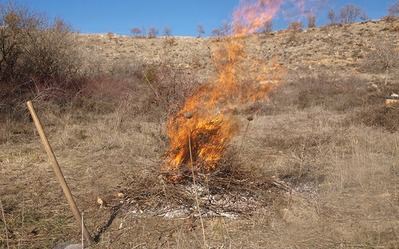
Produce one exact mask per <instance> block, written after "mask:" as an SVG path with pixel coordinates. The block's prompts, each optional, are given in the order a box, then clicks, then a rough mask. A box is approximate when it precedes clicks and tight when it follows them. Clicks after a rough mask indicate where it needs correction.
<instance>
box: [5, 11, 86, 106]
mask: <svg viewBox="0 0 399 249" xmlns="http://www.w3.org/2000/svg"><path fill="white" fill-rule="evenodd" d="M0 25H1V26H2V27H1V29H0V86H1V88H2V89H3V90H4V89H7V91H2V93H1V96H0V97H1V100H3V101H8V100H9V99H10V98H11V99H13V100H14V101H15V100H20V98H21V97H23V96H24V95H25V94H31V93H32V92H33V93H35V94H36V95H40V96H41V97H44V98H53V97H54V98H57V97H65V96H70V95H71V94H72V95H73V94H76V93H77V92H78V91H79V89H80V88H81V84H83V81H82V72H81V71H80V69H81V64H80V63H81V60H80V59H79V56H78V51H77V50H76V44H75V41H74V37H73V35H72V33H71V30H70V28H69V26H68V25H66V24H65V23H64V22H63V21H62V20H55V21H54V22H49V21H48V20H47V19H46V18H45V17H43V16H39V15H37V14H35V13H32V12H30V11H29V10H27V9H24V8H21V7H17V6H14V5H12V4H9V5H0ZM7 97H10V98H7ZM7 99H8V100H7Z"/></svg>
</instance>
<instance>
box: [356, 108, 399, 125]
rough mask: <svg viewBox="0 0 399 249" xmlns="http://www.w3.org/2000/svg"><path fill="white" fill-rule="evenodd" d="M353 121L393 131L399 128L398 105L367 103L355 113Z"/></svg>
mask: <svg viewBox="0 0 399 249" xmlns="http://www.w3.org/2000/svg"><path fill="white" fill-rule="evenodd" d="M354 121H355V122H357V123H359V122H360V123H363V124H365V125H367V126H374V127H382V128H384V129H386V130H388V131H391V132H395V131H398V130H399V106H392V107H387V106H385V105H384V104H378V105H369V106H366V107H364V108H362V110H360V111H359V112H358V113H356V115H355V118H354Z"/></svg>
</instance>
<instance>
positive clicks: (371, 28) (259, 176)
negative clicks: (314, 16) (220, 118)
mask: <svg viewBox="0 0 399 249" xmlns="http://www.w3.org/2000/svg"><path fill="white" fill-rule="evenodd" d="M2 10H7V9H2ZM13 10H14V9H13ZM11 13H12V15H11V16H7V15H3V17H4V18H3V19H4V20H3V23H25V21H24V22H21V20H26V23H28V24H29V23H31V21H32V24H29V25H25V24H24V25H22V26H19V25H14V26H9V25H8V26H7V25H2V28H1V29H0V39H1V40H0V44H1V42H3V43H2V44H3V48H1V46H0V53H3V55H0V56H3V57H0V58H6V59H3V61H1V63H0V66H1V67H0V69H1V71H0V72H1V75H0V76H1V78H2V79H3V78H4V79H8V80H2V81H0V84H1V85H0V88H1V89H0V95H1V96H0V151H1V153H0V196H1V198H0V199H1V200H0V201H1V204H2V205H0V206H2V207H3V209H4V217H3V215H1V216H2V217H0V248H2V247H6V246H7V245H6V243H9V244H10V247H11V248H14V247H16V248H54V246H55V245H56V244H59V243H60V242H65V241H76V242H78V241H79V239H80V230H79V227H78V226H76V224H75V223H74V221H73V220H72V219H71V215H70V213H69V211H68V209H67V207H66V205H65V204H64V202H63V199H62V196H61V192H60V190H59V188H58V186H57V185H56V182H55V181H54V180H53V179H54V178H53V172H52V171H51V170H49V168H48V163H47V160H46V157H45V154H44V153H43V151H42V150H41V148H40V144H39V141H38V138H37V134H35V133H34V131H33V128H32V123H31V121H30V120H29V119H28V118H26V117H27V115H26V111H25V107H24V103H23V100H24V99H25V98H27V97H29V98H30V97H33V98H34V104H35V105H36V107H37V111H38V114H39V116H40V118H41V119H42V121H43V124H44V126H45V128H46V131H47V133H48V136H49V139H50V142H51V144H52V145H53V148H54V151H55V153H56V154H57V157H58V159H59V162H60V164H61V167H62V168H63V170H64V174H65V176H66V178H67V181H68V183H70V186H71V190H72V192H73V194H74V196H75V197H76V199H77V202H78V205H79V207H80V208H81V210H82V211H84V213H85V220H86V222H87V226H88V228H89V230H90V231H91V232H93V233H94V231H98V232H97V233H98V238H99V242H98V244H96V245H94V246H93V248H115V249H117V248H127V247H128V248H203V247H204V243H203V242H202V239H201V238H202V227H201V224H200V221H199V219H198V217H196V216H195V215H191V216H190V214H192V213H190V211H189V212H188V213H185V210H186V208H187V207H188V208H187V210H190V208H192V207H194V206H195V205H196V204H195V201H194V199H193V198H192V193H193V192H194V191H197V190H198V193H199V195H198V198H199V206H200V208H201V210H202V211H203V212H204V216H203V221H204V232H205V234H206V239H207V240H206V244H207V246H208V247H209V248H226V247H228V248H396V247H397V244H398V242H399V241H398V237H397V234H399V226H398V223H397V214H398V211H399V207H398V194H397V177H398V176H399V170H398V167H397V164H398V161H399V140H398V132H399V108H398V106H395V105H392V106H386V105H384V100H385V99H384V97H386V96H390V95H391V94H394V93H398V92H399V80H398V79H399V78H398V76H399V75H398V67H399V65H398V61H399V58H398V53H399V52H398V48H397V44H396V43H394V41H397V40H398V36H399V33H398V32H392V27H394V26H395V25H397V24H398V21H397V20H395V19H393V20H391V22H385V21H376V22H373V23H357V24H350V25H337V26H333V27H329V26H328V27H324V28H322V29H318V28H315V29H313V30H311V32H299V31H300V30H302V28H303V25H302V23H294V24H292V25H290V30H291V31H289V32H286V31H281V32H280V31H276V32H274V33H273V34H270V35H259V36H258V35H254V36H248V37H244V38H242V39H244V43H245V45H246V46H247V47H246V50H247V51H246V52H247V56H248V58H256V60H255V62H254V65H255V66H254V70H263V69H264V68H262V67H257V65H260V64H262V63H259V64H257V60H260V61H262V62H264V61H271V60H273V58H275V60H276V61H277V62H276V67H281V68H284V69H285V70H284V71H285V77H284V80H283V81H281V82H274V81H273V82H269V79H262V84H265V85H267V84H269V83H272V84H278V85H279V87H276V89H275V90H274V91H273V93H272V95H271V96H270V98H269V99H268V100H265V101H260V102H257V103H255V104H251V105H248V106H243V107H242V109H240V108H235V109H234V112H233V113H232V114H231V118H232V120H234V122H235V123H236V124H237V126H238V127H240V128H241V129H238V130H237V131H235V132H236V134H237V136H236V137H235V138H234V139H233V140H232V142H231V143H230V144H229V148H228V152H227V153H226V155H224V157H223V160H222V161H221V163H220V165H221V166H220V168H219V169H218V170H217V171H215V172H213V173H212V174H199V175H198V179H197V183H198V186H197V188H198V189H197V190H193V187H192V185H191V184H190V182H189V181H188V182H184V183H181V184H174V183H169V182H167V181H165V179H164V178H163V177H162V175H161V176H160V167H161V165H163V164H164V156H165V151H166V149H167V144H168V140H167V138H166V136H165V126H166V124H165V122H166V120H167V117H168V116H169V115H171V114H175V113H176V112H177V111H178V110H179V109H180V107H181V105H182V104H183V103H184V101H185V99H186V98H187V96H190V95H192V94H193V92H194V89H197V87H198V86H200V85H201V84H203V83H207V82H209V81H211V82H212V80H213V79H214V77H215V69H214V67H213V64H212V59H213V58H212V56H211V53H212V51H214V50H215V49H216V48H217V46H218V45H220V42H217V41H215V40H214V39H197V38H183V37H182V38H178V42H176V43H174V44H173V46H169V44H167V42H168V41H169V40H171V39H174V37H173V36H172V32H171V30H163V31H164V32H163V34H164V35H165V36H166V37H165V38H163V37H159V38H157V36H158V31H157V30H156V29H155V28H154V29H153V30H152V29H149V32H148V33H147V32H145V31H144V30H141V29H138V28H137V30H135V29H132V32H131V33H132V35H133V36H135V37H141V36H143V37H147V34H150V33H154V34H155V35H154V36H152V39H151V40H148V39H135V38H133V37H127V36H118V35H116V34H115V35H114V34H112V35H111V34H110V35H109V36H107V35H106V34H105V35H84V34H74V33H72V32H71V29H70V28H69V27H68V26H67V25H65V24H64V23H63V22H48V21H45V22H43V21H42V17H40V18H39V17H38V16H36V15H35V14H32V13H30V12H29V11H25V10H24V11H22V12H17V15H15V16H19V15H21V16H22V17H23V18H20V17H18V18H15V16H14V12H11ZM21 13H22V14H23V15H22V14H21ZM351 16H352V15H351ZM337 19H338V20H337ZM339 19H340V18H339V17H338V18H336V17H335V14H334V15H332V18H331V24H336V23H339V22H340V20H339ZM15 20H18V22H15ZM348 20H352V18H348ZM356 20H358V19H356ZM308 24H309V23H308ZM308 26H309V25H308ZM340 26H344V27H340ZM11 27H14V28H15V27H18V28H15V29H10V28H11ZM22 27H29V29H25V28H22ZM267 27H268V26H267ZM267 27H265V28H267ZM30 28H32V30H33V31H32V37H29V38H26V39H25V38H24V39H19V38H20V37H24V35H25V31H29V32H30ZM134 30H135V31H134ZM17 31H18V32H17ZM22 31H23V32H22ZM165 31H166V32H165ZM197 31H198V35H199V36H203V35H204V33H205V31H204V30H203V28H200V26H199V28H198V29H197ZM20 32H22V33H20ZM229 32H230V27H229V26H228V25H223V27H221V28H219V29H218V30H217V32H212V33H213V34H214V35H216V36H218V37H223V36H225V35H228V34H229ZM148 37H150V35H148ZM287 37H288V39H290V37H293V39H294V41H295V42H292V43H287ZM11 38H12V39H11ZM9 39H11V40H9ZM5 41H6V42H5ZM8 41H12V42H14V43H15V44H16V45H15V47H16V48H18V49H19V50H16V51H17V52H16V55H17V58H18V59H17V60H15V59H13V58H14V57H13V54H12V53H11V54H8V53H9V51H10V49H5V48H7V46H4V45H7V44H9V43H8ZM28 41H29V42H30V41H32V44H30V43H28ZM33 44H34V46H36V48H33ZM165 44H166V45H167V46H166V45H165ZM26 48H29V55H34V56H33V57H32V58H27V55H25V54H24V53H21V51H25V49H26ZM1 49H3V50H4V51H1ZM226 58H227V59H229V58H228V57H227V56H226ZM47 59H48V60H47ZM226 61H227V60H226ZM28 62H29V63H34V64H33V65H28V64H27V63H28ZM9 63H10V64H9ZM69 63H70V64H69ZM245 63H247V61H245ZM65 66H68V68H69V67H70V69H66V68H65ZM240 66H241V65H240ZM242 66H243V68H246V67H245V66H247V65H242ZM7 68H14V69H13V70H14V71H13V72H14V73H12V74H11V73H10V72H9V71H8V69H7ZM50 69H51V70H50ZM238 69H239V70H242V68H238ZM53 70H54V71H53ZM87 71H89V72H90V74H89V75H88V73H87ZM274 71H276V70H271V73H274ZM277 71H279V70H277ZM251 72H252V71H248V72H247V71H245V72H244V73H243V76H245V77H246V76H248V77H249V78H251V77H254V76H253V75H250V74H251ZM47 74H48V75H47ZM272 78H273V77H272ZM263 80H264V81H263ZM11 83H12V84H11ZM24 83H26V84H27V85H23V84H24ZM21 84H22V85H21ZM69 84H70V85H69ZM36 85H38V86H41V87H43V88H38V89H39V90H40V91H37V90H36ZM66 85H68V86H71V87H73V86H76V91H75V90H73V91H71V93H73V94H70V95H71V96H70V97H68V98H65V99H62V98H61V97H58V96H60V95H62V94H60V95H58V92H54V91H55V90H52V92H51V91H50V92H43V89H50V88H51V89H55V88H57V89H58V88H59V89H60V90H61V91H62V93H64V92H66V88H64V87H65V86H66ZM17 86H18V88H16V87H17ZM47 86H48V87H50V88H46V87H47ZM4 89H6V91H4ZM72 89H75V88H72ZM39 92H41V94H38V93H39ZM4 93H7V94H5V95H3V94H4ZM50 93H51V94H50ZM54 93H56V94H55V95H53V94H54ZM23 95H26V96H23ZM4 96H7V98H5V97H4ZM19 96H23V97H22V98H19ZM52 96H54V97H52ZM3 97H4V98H3ZM17 98H18V100H16V99H17ZM61 99H62V101H60V100H61ZM10 100H12V101H11V102H9V101H10ZM6 101H7V102H6ZM5 103H7V105H8V107H7V108H5ZM14 108H18V113H20V115H21V116H23V117H25V118H16V117H15V116H14V115H11V114H10V113H11V111H10V110H11V109H14ZM254 113H255V115H254ZM194 115H195V114H194ZM189 180H191V179H189ZM278 184H280V185H278ZM97 197H101V199H103V200H104V202H105V203H106V205H104V206H102V207H101V208H100V207H99V206H98V205H97V204H96V199H97ZM215 203H216V204H219V205H216V204H215ZM220 203H222V204H220ZM232 204H234V205H235V206H233V208H231V206H229V205H232ZM220 205H222V206H223V207H224V208H220V207H221V206H220ZM226 205H227V208H226ZM226 210H227V211H226ZM231 210H239V211H240V212H237V213H232V212H231ZM195 214H196V213H195ZM205 214H207V215H205ZM208 214H209V216H208ZM178 215H181V217H184V219H177V218H175V217H176V216H178ZM231 217H234V218H233V219H232V218H231ZM3 220H4V221H6V223H7V235H6V234H5V232H4V231H5V225H4V224H5V222H3Z"/></svg>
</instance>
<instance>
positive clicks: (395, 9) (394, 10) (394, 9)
mask: <svg viewBox="0 0 399 249" xmlns="http://www.w3.org/2000/svg"><path fill="white" fill-rule="evenodd" d="M388 15H389V16H399V0H398V1H396V3H395V4H393V5H392V6H391V7H389V9H388Z"/></svg>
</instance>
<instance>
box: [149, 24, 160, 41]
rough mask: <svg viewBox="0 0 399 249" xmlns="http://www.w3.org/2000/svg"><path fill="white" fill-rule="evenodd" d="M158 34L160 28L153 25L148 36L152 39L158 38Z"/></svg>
mask: <svg viewBox="0 0 399 249" xmlns="http://www.w3.org/2000/svg"><path fill="white" fill-rule="evenodd" d="M157 35H158V29H156V28H154V27H151V28H149V29H148V34H147V37H148V38H150V39H152V38H156V37H157Z"/></svg>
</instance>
